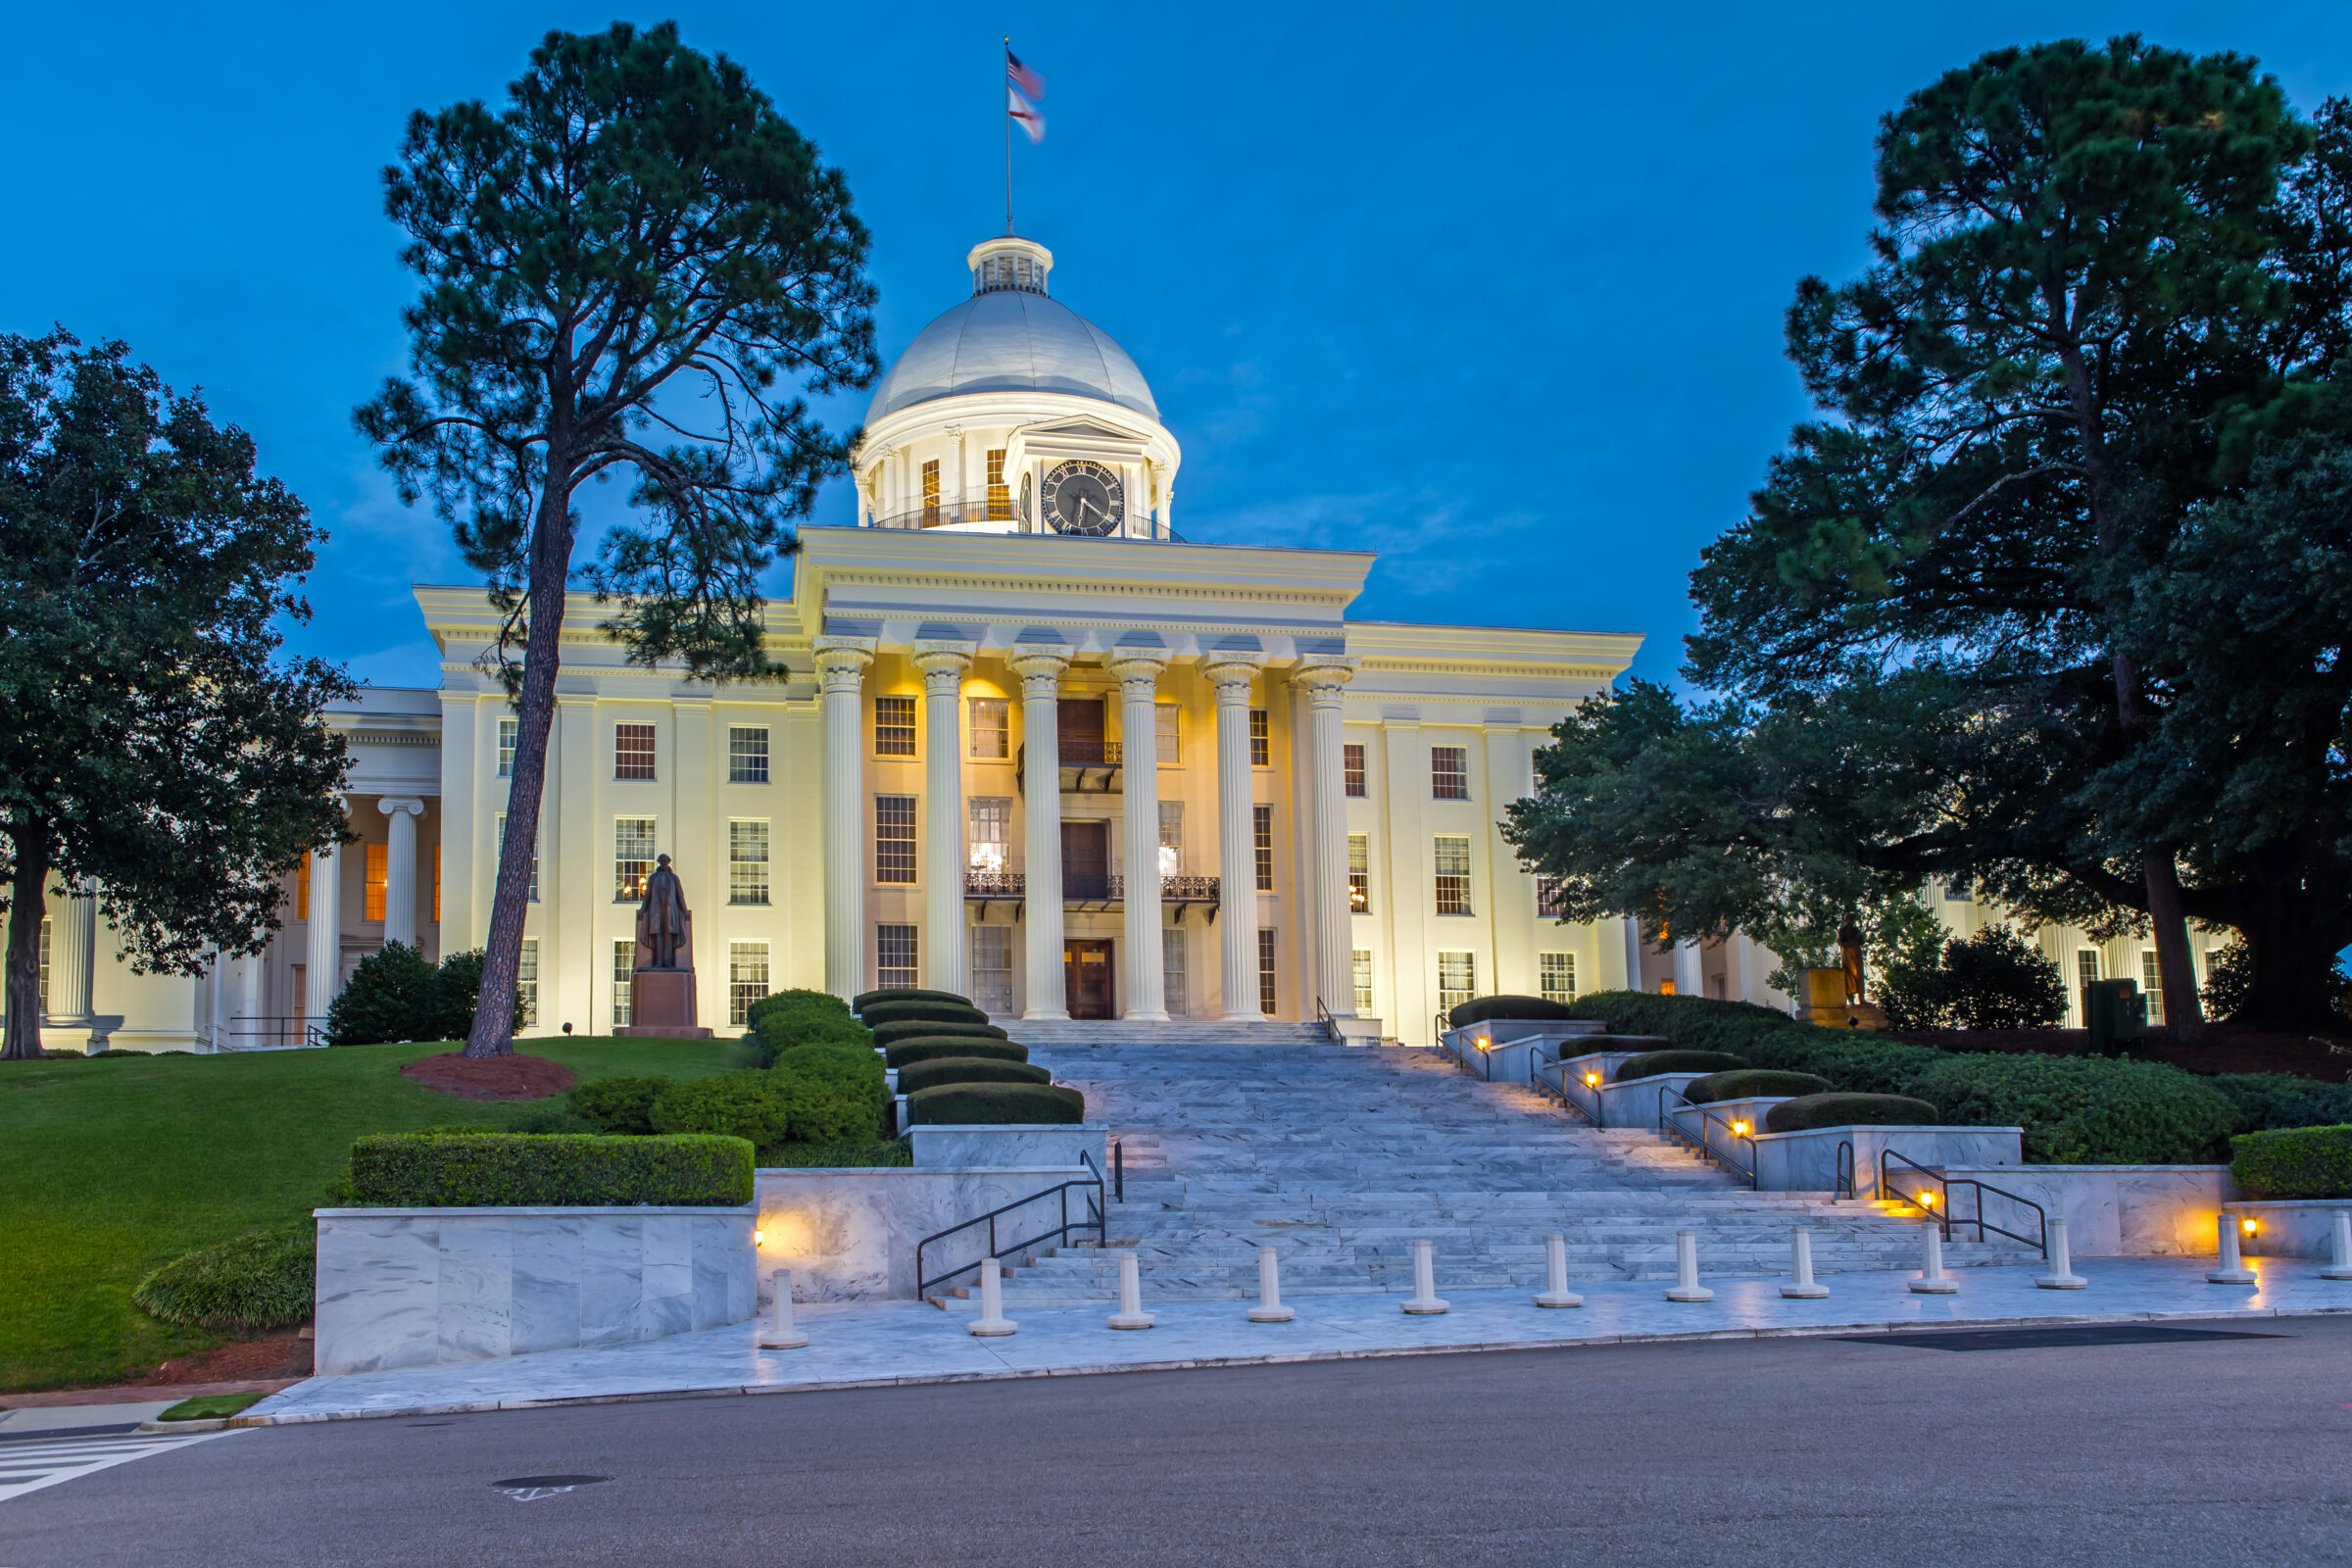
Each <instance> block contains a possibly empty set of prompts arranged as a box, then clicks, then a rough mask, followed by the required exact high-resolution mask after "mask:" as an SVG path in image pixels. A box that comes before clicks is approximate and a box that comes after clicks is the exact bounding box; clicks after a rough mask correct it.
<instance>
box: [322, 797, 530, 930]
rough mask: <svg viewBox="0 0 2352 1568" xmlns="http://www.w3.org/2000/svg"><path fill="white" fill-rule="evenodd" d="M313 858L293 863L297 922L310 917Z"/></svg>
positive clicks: (501, 819)
mask: <svg viewBox="0 0 2352 1568" xmlns="http://www.w3.org/2000/svg"><path fill="white" fill-rule="evenodd" d="M499 820H500V821H502V822H503V821H505V820H506V818H505V817H503V816H502V817H500V818H499ZM315 858H316V857H315V856H309V855H306V856H304V857H303V858H301V859H299V860H296V861H295V862H294V918H295V919H297V920H308V919H309V918H310V917H311V861H312V860H313V859H315Z"/></svg>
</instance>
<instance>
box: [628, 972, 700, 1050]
mask: <svg viewBox="0 0 2352 1568" xmlns="http://www.w3.org/2000/svg"><path fill="white" fill-rule="evenodd" d="M629 1017H630V1019H631V1021H630V1022H628V1023H625V1024H622V1025H620V1026H619V1027H617V1028H615V1029H614V1030H613V1033H614V1034H616V1035H622V1036H626V1037H628V1038H630V1039H634V1040H708V1039H710V1038H711V1031H710V1030H708V1029H702V1028H697V1027H696V1026H695V1022H694V1019H695V1008H694V971H693V970H692V969H640V970H638V971H637V972H636V973H635V974H633V975H631V976H630V977H629Z"/></svg>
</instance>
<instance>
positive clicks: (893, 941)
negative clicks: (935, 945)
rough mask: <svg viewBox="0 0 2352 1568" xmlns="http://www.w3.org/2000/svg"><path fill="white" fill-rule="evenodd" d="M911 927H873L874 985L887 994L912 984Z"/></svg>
mask: <svg viewBox="0 0 2352 1568" xmlns="http://www.w3.org/2000/svg"><path fill="white" fill-rule="evenodd" d="M914 971H915V961H914V927H912V926H910V925H878V926H876V927H874V985H875V987H876V989H878V990H882V991H891V990H899V989H907V988H911V987H912V986H913V985H914Z"/></svg>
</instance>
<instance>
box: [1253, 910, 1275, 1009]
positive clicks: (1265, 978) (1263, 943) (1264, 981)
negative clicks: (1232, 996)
mask: <svg viewBox="0 0 2352 1568" xmlns="http://www.w3.org/2000/svg"><path fill="white" fill-rule="evenodd" d="M1257 1010H1258V1011H1260V1012H1262V1013H1264V1014H1265V1015H1266V1016H1267V1017H1269V1018H1271V1017H1272V1016H1274V931H1273V928H1272V927H1270V926H1262V925H1261V926H1259V927H1258V928H1257Z"/></svg>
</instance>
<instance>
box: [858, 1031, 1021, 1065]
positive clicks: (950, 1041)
mask: <svg viewBox="0 0 2352 1568" xmlns="http://www.w3.org/2000/svg"><path fill="white" fill-rule="evenodd" d="M942 1056H965V1057H972V1056H979V1057H985V1058H986V1059H988V1060H990V1061H1027V1060H1028V1059H1029V1048H1028V1047H1027V1046H1019V1045H1015V1044H1013V1043H1012V1042H1011V1041H1009V1040H981V1039H975V1038H973V1037H971V1036H968V1035H928V1036H920V1037H918V1038H916V1039H913V1040H902V1041H900V1042H899V1043H898V1044H896V1045H893V1046H886V1047H884V1048H883V1052H882V1060H883V1063H884V1064H885V1065H886V1066H890V1067H895V1068H898V1069H900V1070H901V1071H904V1070H905V1069H907V1068H908V1067H911V1066H913V1065H914V1064H915V1063H916V1062H918V1061H936V1060H938V1059H939V1058H940V1057H942Z"/></svg>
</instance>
